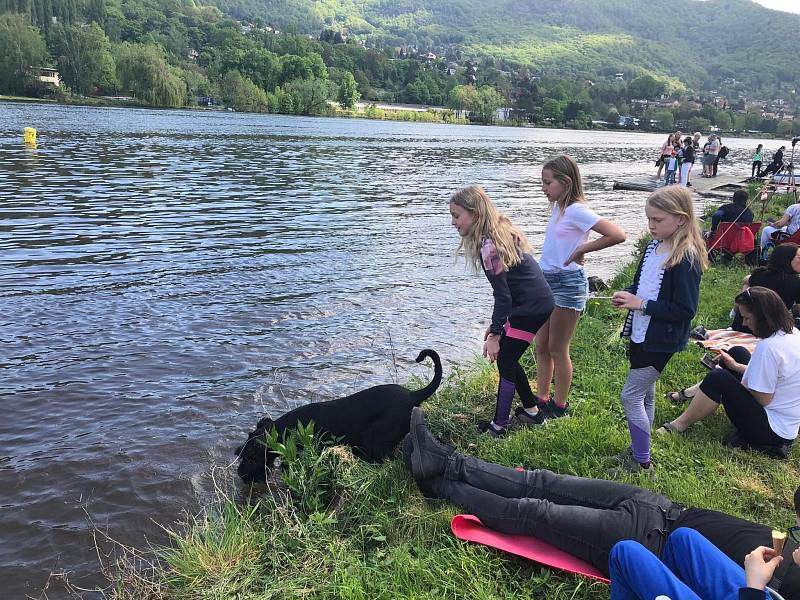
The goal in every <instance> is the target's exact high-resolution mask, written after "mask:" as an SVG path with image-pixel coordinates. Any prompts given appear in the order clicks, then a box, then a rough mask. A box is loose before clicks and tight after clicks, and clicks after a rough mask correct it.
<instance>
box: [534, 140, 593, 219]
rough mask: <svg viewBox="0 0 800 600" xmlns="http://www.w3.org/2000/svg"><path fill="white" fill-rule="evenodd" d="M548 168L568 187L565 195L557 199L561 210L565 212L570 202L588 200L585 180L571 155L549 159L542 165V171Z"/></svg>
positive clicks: (554, 176)
mask: <svg viewBox="0 0 800 600" xmlns="http://www.w3.org/2000/svg"><path fill="white" fill-rule="evenodd" d="M545 169H547V170H548V171H550V172H551V173H552V174H553V178H554V179H556V180H557V181H559V182H561V183H562V184H563V185H564V187H565V188H566V189H565V191H564V196H563V197H561V198H559V199H558V200H556V205H557V206H558V210H559V211H560V212H562V213H563V212H564V211H565V210H566V208H567V207H568V206H569V205H570V204H574V203H575V202H586V197H585V196H584V195H583V181H582V180H581V172H580V169H578V163H576V162H575V159H573V158H572V157H571V156H567V155H566V154H562V155H561V156H556V157H555V158H554V159H552V160H549V161H547V162H546V163H545V165H544V166H543V167H542V171H544V170H545Z"/></svg>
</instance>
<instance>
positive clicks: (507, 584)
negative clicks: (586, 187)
mask: <svg viewBox="0 0 800 600" xmlns="http://www.w3.org/2000/svg"><path fill="white" fill-rule="evenodd" d="M755 192H756V190H755V188H751V190H750V193H751V195H754V194H755ZM792 200H793V196H791V197H790V196H789V195H784V196H776V197H774V198H773V199H772V202H771V204H770V208H769V214H767V215H765V217H766V216H778V215H780V214H782V212H783V209H784V208H785V206H787V205H788V204H790V203H791V202H792ZM707 214H708V213H707ZM639 248H640V250H641V248H642V245H641V244H640V247H639ZM635 264H636V262H635V257H634V260H633V261H632V262H631V263H629V264H628V265H627V266H625V267H624V268H622V269H621V271H620V272H619V274H618V275H617V276H616V277H615V278H614V279H613V280H612V281H611V282H609V284H610V286H611V287H612V289H620V288H621V287H623V286H624V285H627V284H629V283H630V281H631V279H632V276H633V270H634V267H635ZM748 271H749V269H746V268H745V267H744V265H743V263H742V261H739V260H735V261H734V262H733V264H732V266H728V267H722V266H716V267H712V268H710V269H709V270H708V271H707V272H706V273H705V274H704V275H703V278H702V284H701V299H700V306H699V309H698V312H697V316H696V317H695V319H694V321H693V323H694V324H703V325H705V326H706V327H707V328H719V327H726V326H728V325H729V321H730V319H729V316H728V312H729V310H730V308H731V306H732V303H733V298H734V296H735V294H736V293H737V292H738V291H739V289H740V288H741V282H742V277H743V276H744V275H745V274H746V273H747V272H748ZM623 318H624V313H623V311H618V310H616V309H614V308H613V307H612V306H611V305H610V303H609V302H608V301H607V300H605V299H602V298H598V299H594V300H590V301H589V304H588V306H587V310H586V312H585V314H584V316H583V317H582V318H581V321H580V322H579V326H578V330H577V333H576V336H575V338H574V341H573V350H572V356H573V359H574V364H575V378H574V382H573V388H572V392H571V397H570V402H571V405H572V407H573V413H572V416H571V417H569V418H564V419H558V420H556V421H554V422H547V423H546V424H545V425H544V426H541V427H530V428H516V429H513V430H512V431H511V432H510V434H509V435H508V436H507V437H506V438H504V439H501V440H495V439H488V438H482V437H479V436H478V434H477V433H476V430H475V424H476V422H477V421H478V419H479V418H485V417H486V416H487V415H488V414H489V412H490V411H491V410H492V407H493V405H494V395H495V391H496V385H497V375H496V368H495V366H494V365H490V364H488V363H487V362H485V361H482V360H477V361H476V362H475V363H474V364H472V365H467V366H461V367H458V366H457V367H455V368H454V369H453V371H452V373H451V374H450V375H449V377H448V378H447V379H446V380H445V382H443V385H442V386H441V387H440V389H439V391H438V393H437V394H436V395H435V396H434V397H433V398H431V399H429V400H428V401H426V402H425V403H424V405H423V408H424V410H425V411H426V413H427V414H428V417H429V423H430V426H431V429H432V431H433V432H434V433H435V434H436V435H437V436H438V437H440V438H442V439H443V440H444V441H446V442H448V443H453V444H454V445H456V446H457V447H458V448H459V449H460V450H461V451H464V452H467V453H470V454H473V455H476V456H478V457H480V458H482V459H485V460H489V461H493V462H498V463H502V464H505V465H511V466H522V467H526V468H547V469H550V470H552V471H555V472H558V473H566V474H574V475H580V476H585V477H596V478H606V477H607V475H606V470H607V468H608V463H607V462H606V461H605V460H604V458H605V457H606V456H610V455H613V454H614V453H616V452H618V451H619V450H621V449H622V448H624V447H625V445H626V444H627V443H628V437H627V435H628V434H627V427H626V424H625V417H624V412H623V409H622V405H621V403H620V400H619V394H620V390H621V388H622V385H623V383H624V380H625V376H626V372H627V361H626V360H625V346H626V343H625V341H623V340H621V339H620V337H619V332H620V330H621V326H622V321H623ZM701 355H702V351H701V350H700V348H699V347H697V346H696V345H694V344H690V346H689V348H687V350H686V351H684V352H681V353H679V354H676V355H675V356H674V357H673V359H672V360H671V361H670V363H669V365H668V366H667V368H666V369H665V371H664V374H663V375H662V377H661V379H660V380H659V383H658V392H659V393H658V396H657V410H656V423H657V424H658V423H661V422H663V421H666V420H668V419H670V418H673V417H675V416H676V415H678V414H679V413H680V412H681V410H682V408H683V407H677V406H672V405H671V404H670V403H669V402H668V401H667V400H666V399H665V398H664V393H665V392H666V391H669V390H675V389H681V388H683V387H685V386H686V385H688V384H690V383H693V382H695V381H697V380H699V379H700V378H701V377H702V376H703V374H704V373H705V372H706V371H705V369H704V368H703V367H702V366H701V365H700V362H699V358H700V357H701ZM523 361H527V362H526V363H525V367H526V370H527V371H528V373H529V374H530V375H532V376H534V377H535V372H536V371H535V365H534V364H533V362H532V361H533V353H532V352H531V351H529V352H527V353H526V355H525V357H524V358H523ZM416 383H417V382H413V381H412V382H410V383H409V385H410V386H412V387H413V386H414V385H415V384H416ZM255 416H256V415H254V418H255ZM729 427H730V425H729V423H728V420H727V419H726V417H725V415H724V413H723V412H722V411H720V412H719V413H718V414H717V415H716V416H714V417H713V418H710V419H707V420H705V421H703V422H702V423H699V424H697V425H695V426H694V427H693V428H692V429H691V430H690V432H689V433H688V434H687V435H683V436H669V437H656V438H654V440H653V456H654V461H655V464H656V468H657V475H658V478H657V480H656V481H650V480H648V479H647V478H642V479H638V478H636V477H635V476H631V479H630V480H629V482H631V483H634V484H637V485H641V486H644V487H648V488H651V489H653V490H655V491H657V492H659V493H663V494H665V495H667V496H669V497H670V498H672V499H673V500H675V501H677V502H680V503H683V504H685V505H687V506H698V507H705V508H710V509H714V510H719V511H723V512H727V513H730V514H734V515H737V516H740V517H742V518H746V519H750V520H753V521H757V522H759V523H763V524H766V525H769V526H772V527H775V528H778V529H783V528H785V527H786V526H787V525H788V524H791V523H793V522H794V511H793V508H792V498H791V495H792V492H793V490H794V489H795V488H796V487H797V486H798V485H800V466H799V465H798V460H797V451H795V452H794V453H793V457H792V458H790V459H789V460H786V461H776V460H774V459H770V458H767V457H765V456H762V455H760V454H758V453H754V452H745V451H742V450H738V449H729V448H725V447H723V446H722V444H721V440H722V438H723V436H724V434H725V433H726V432H727V431H728V428H729ZM305 435H307V434H306V433H303V432H301V433H299V434H298V438H299V439H300V440H301V441H302V439H307V438H304V436H305ZM287 463H288V464H290V465H291V467H290V468H289V469H288V471H287V472H286V474H285V475H284V476H283V480H282V481H281V482H280V484H278V483H277V482H273V484H272V485H271V486H270V489H268V490H267V493H264V490H258V492H256V491H255V490H254V493H253V495H252V496H251V499H250V500H249V501H247V500H246V499H244V498H242V491H241V489H240V487H239V486H238V485H237V484H236V483H235V482H234V481H233V479H234V478H235V475H233V470H232V469H222V470H221V471H217V472H215V475H218V477H217V478H216V479H217V480H220V479H221V480H224V481H225V482H226V483H225V484H224V485H223V486H222V487H221V489H220V490H219V497H218V500H217V502H215V503H213V504H212V505H211V506H209V507H207V508H206V509H205V510H204V511H203V512H201V513H200V514H199V515H197V516H192V517H189V518H187V519H186V520H185V521H184V522H183V523H182V524H181V525H180V526H178V528H177V529H175V530H173V533H172V543H171V544H170V546H169V547H167V548H162V549H157V550H153V551H151V552H150V553H149V554H142V553H141V552H138V551H132V550H130V549H128V551H127V552H126V551H125V549H121V553H119V554H118V555H117V558H118V560H117V562H116V563H112V564H109V565H106V567H107V568H106V570H105V571H104V572H105V573H106V574H107V575H108V576H109V577H110V580H111V585H110V587H109V588H108V589H107V590H106V595H107V597H109V598H112V599H114V600H133V599H136V600H159V599H165V598H170V599H186V600H189V599H191V600H205V599H209V600H210V599H212V598H214V599H218V598H236V599H238V600H266V599H289V598H314V599H323V598H324V599H331V600H333V599H344V600H357V599H358V600H361V599H363V600H367V599H373V598H387V599H389V598H427V599H431V600H434V599H435V600H441V599H450V598H453V599H455V598H459V599H460V598H464V599H467V598H470V599H473V598H476V599H489V598H507V599H509V600H510V599H512V598H548V600H550V599H553V600H557V599H563V600H566V599H571V600H589V599H598V598H599V599H604V598H606V599H607V598H608V596H609V591H608V587H607V586H605V585H604V584H600V583H597V582H592V581H590V580H587V579H583V578H580V577H576V576H568V575H565V574H563V573H560V572H557V571H552V570H549V569H547V568H544V567H541V566H539V565H537V564H535V563H532V562H529V561H525V560H521V559H519V558H516V557H513V556H510V555H505V554H501V553H499V552H497V551H495V550H493V549H489V548H485V547H482V546H478V545H474V544H467V543H464V542H461V541H459V540H457V539H456V538H455V537H454V536H453V535H451V533H450V526H449V523H450V519H451V517H452V516H453V515H454V514H456V513H457V512H458V509H457V508H456V507H455V506H452V505H450V504H448V503H446V502H443V501H435V502H431V501H427V500H425V499H424V498H423V497H422V496H421V495H420V493H419V491H418V489H417V486H416V484H415V483H414V481H413V479H412V477H411V474H410V473H409V472H408V471H407V469H406V468H405V467H404V465H403V463H402V458H401V456H400V450H399V449H398V450H397V452H396V454H395V456H394V458H393V459H392V460H390V461H387V462H385V463H382V464H378V465H373V464H369V463H366V462H363V461H360V460H357V459H355V458H353V456H352V454H351V453H350V451H349V450H348V449H347V448H343V447H339V446H326V447H323V448H313V445H310V444H309V445H308V446H307V449H306V450H303V451H301V452H300V455H299V456H298V457H297V458H296V459H295V460H293V461H291V462H290V463H289V462H288V461H287ZM118 550H119V548H118Z"/></svg>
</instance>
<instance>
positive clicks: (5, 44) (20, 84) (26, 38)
mask: <svg viewBox="0 0 800 600" xmlns="http://www.w3.org/2000/svg"><path fill="white" fill-rule="evenodd" d="M46 60H47V46H46V45H45V43H44V39H43V38H42V35H41V33H39V30H38V29H36V28H35V27H31V25H30V22H29V21H28V20H27V19H26V18H25V17H23V16H22V15H14V14H6V15H0V90H2V91H4V92H12V93H17V94H22V93H24V91H25V86H26V84H27V83H28V82H29V80H30V79H31V77H32V74H31V72H30V67H37V66H40V65H42V64H43V63H44V62H45V61H46Z"/></svg>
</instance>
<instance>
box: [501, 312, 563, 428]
mask: <svg viewBox="0 0 800 600" xmlns="http://www.w3.org/2000/svg"><path fill="white" fill-rule="evenodd" d="M549 318H550V313H546V314H541V315H532V316H526V317H512V318H511V319H509V325H510V327H511V329H512V330H518V331H520V332H525V333H527V334H529V335H530V337H532V336H533V335H535V334H536V332H537V331H539V329H540V328H541V327H542V325H544V324H545V323H547V319H549ZM509 334H510V335H509ZM513 335H514V334H513V331H510V332H508V333H506V332H505V331H504V332H503V335H502V337H501V338H500V352H499V353H498V355H497V370H498V371H499V372H500V383H499V386H498V390H497V404H496V406H495V418H494V422H495V424H496V425H502V426H505V425H507V424H508V420H509V418H510V414H511V402H512V400H513V397H514V392H515V391H516V392H517V393H518V394H519V397H520V400H522V405H523V406H525V407H526V408H531V407H533V406H536V396H535V395H534V394H533V391H532V390H531V384H530V382H529V381H528V375H527V374H526V373H525V369H523V368H522V365H520V364H519V359H520V358H522V355H523V354H525V350H527V349H528V346H530V344H531V343H530V341H529V340H526V339H519V338H517V337H513Z"/></svg>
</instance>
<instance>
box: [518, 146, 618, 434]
mask: <svg viewBox="0 0 800 600" xmlns="http://www.w3.org/2000/svg"><path fill="white" fill-rule="evenodd" d="M542 191H543V192H544V194H545V196H547V199H548V200H549V201H550V208H551V214H550V221H549V223H548V225H547V230H546V231H545V235H544V245H543V246H542V256H541V258H540V259H539V266H540V267H541V269H542V271H543V272H544V276H545V279H546V280H547V283H548V284H549V285H550V289H552V290H553V297H554V299H555V303H556V308H555V309H554V310H553V313H552V315H551V316H550V319H549V320H548V321H547V323H545V325H544V326H543V327H542V328H541V329H539V332H538V333H537V335H536V367H537V377H536V388H537V389H536V391H537V393H536V396H537V405H536V406H534V407H532V408H523V409H522V410H520V411H517V413H516V416H517V420H518V421H519V422H521V423H523V424H529V423H541V422H542V421H543V420H544V418H552V417H560V416H563V415H564V414H566V411H567V397H568V395H569V388H570V385H571V384H572V361H571V360H570V357H569V344H570V341H571V340H572V336H573V335H574V333H575V327H576V326H577V324H578V318H579V317H580V314H581V312H582V311H583V309H584V308H585V307H586V297H587V296H588V294H589V285H588V283H587V280H586V274H585V273H584V272H583V260H584V256H585V255H586V254H588V253H589V252H594V251H596V250H602V249H603V248H608V247H609V246H613V245H614V244H619V243H621V242H624V241H625V232H624V231H623V230H622V229H621V228H620V227H619V226H618V225H616V224H614V223H612V222H611V221H609V220H608V219H603V218H601V217H600V216H598V215H597V213H595V212H594V211H593V210H592V209H591V208H589V203H588V202H587V201H586V198H585V197H584V195H583V182H582V181H581V174H580V171H579V170H578V165H577V164H576V163H575V161H574V160H573V159H572V158H571V157H569V156H559V157H557V158H554V159H553V160H551V161H549V162H548V163H547V164H545V165H544V167H543V168H542ZM590 231H595V232H597V233H599V234H600V237H599V238H597V239H594V240H592V241H591V242H590V241H588V238H589V232H590ZM554 375H555V388H556V389H555V398H554V399H553V401H552V402H551V401H550V383H551V382H552V381H553V376H554ZM540 411H541V413H542V414H539V412H540Z"/></svg>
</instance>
